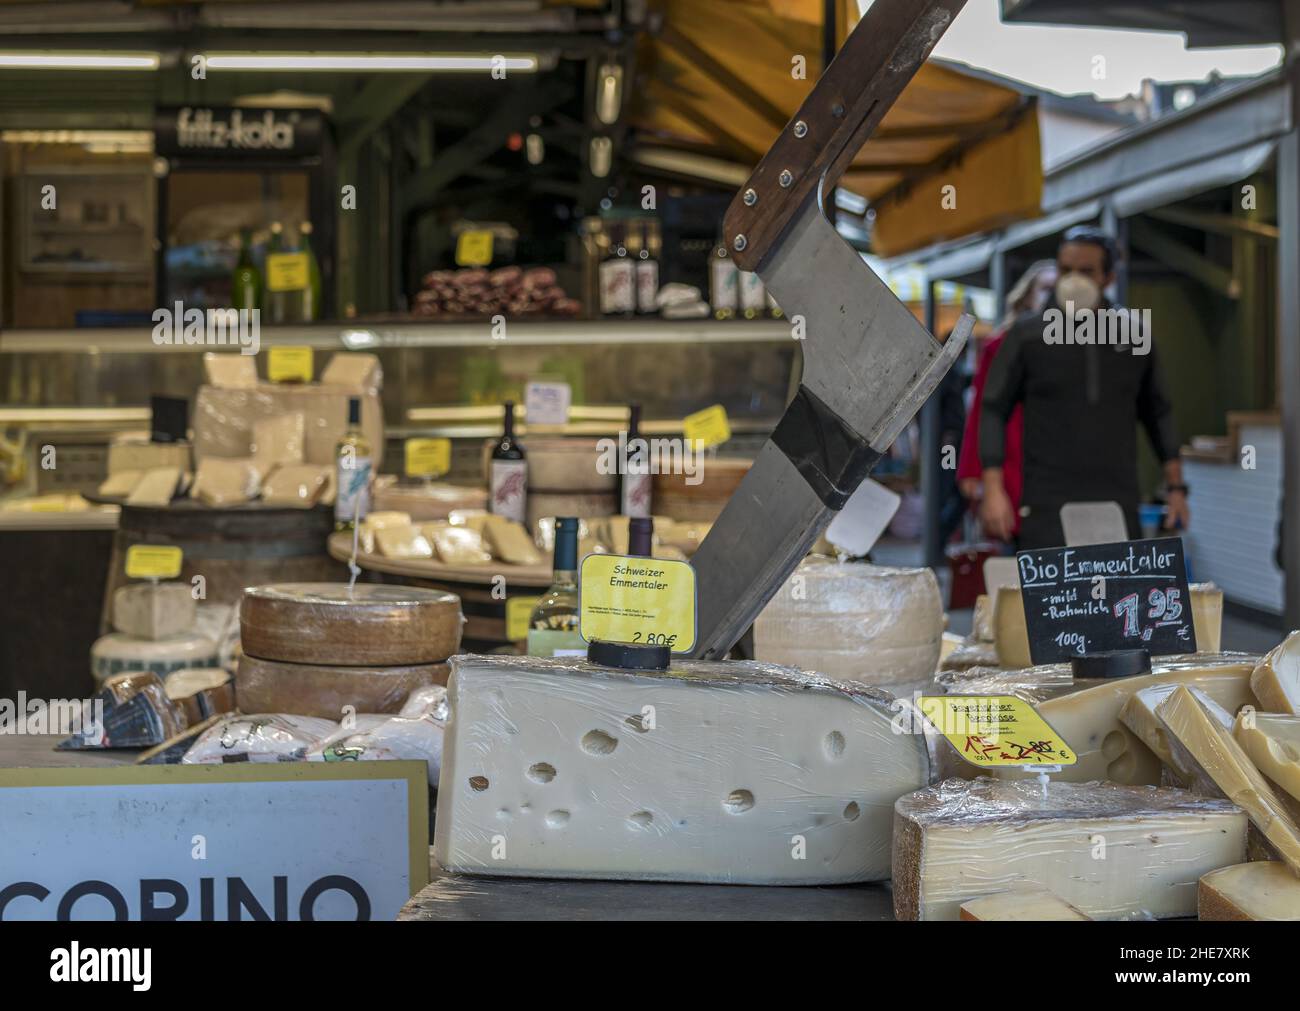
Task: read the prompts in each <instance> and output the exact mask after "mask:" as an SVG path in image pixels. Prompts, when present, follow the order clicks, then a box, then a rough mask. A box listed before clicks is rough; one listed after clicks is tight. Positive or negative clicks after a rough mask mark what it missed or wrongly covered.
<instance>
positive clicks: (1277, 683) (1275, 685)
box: [1250, 632, 1300, 715]
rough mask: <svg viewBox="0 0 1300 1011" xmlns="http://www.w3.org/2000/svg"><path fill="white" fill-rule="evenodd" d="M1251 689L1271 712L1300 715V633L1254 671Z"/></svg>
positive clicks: (1270, 654) (1265, 708)
mask: <svg viewBox="0 0 1300 1011" xmlns="http://www.w3.org/2000/svg"><path fill="white" fill-rule="evenodd" d="M1250 687H1251V689H1252V690H1253V691H1254V693H1255V697H1256V698H1258V699H1259V704H1260V707H1261V708H1262V709H1263V710H1264V711H1265V712H1270V713H1291V714H1292V715H1294V714H1296V713H1300V632H1292V633H1291V634H1290V635H1288V636H1287V637H1286V638H1285V639H1283V640H1282V642H1281V643H1280V644H1279V645H1277V646H1275V647H1274V648H1273V649H1272V650H1271V651H1270V652H1269V653H1268V654H1267V655H1266V656H1265V657H1264V658H1263V659H1262V660H1260V662H1259V665H1258V666H1257V667H1256V668H1255V672H1254V673H1253V674H1252V675H1251V677H1250Z"/></svg>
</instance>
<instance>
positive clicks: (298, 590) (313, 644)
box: [239, 583, 461, 666]
mask: <svg viewBox="0 0 1300 1011" xmlns="http://www.w3.org/2000/svg"><path fill="white" fill-rule="evenodd" d="M239 629H240V638H241V641H242V643H243V647H244V652H245V653H247V654H248V655H250V656H255V657H260V658H262V659H263V660H283V661H286V662H289V663H323V664H331V665H338V666H350V665H351V666H396V665H407V664H428V663H441V662H442V661H443V660H445V659H447V657H449V656H451V655H452V654H453V653H455V652H456V650H457V649H459V648H460V633H461V614H460V598H459V597H457V596H456V595H455V594H452V593H442V592H440V591H438V590H427V589H423V588H420V587H414V586H389V585H385V584H378V585H376V584H369V583H361V584H358V585H357V586H355V587H352V588H350V589H349V587H348V584H347V583H275V584H271V585H267V586H253V587H249V588H248V589H246V590H245V591H244V597H243V600H242V601H241V602H240V609H239Z"/></svg>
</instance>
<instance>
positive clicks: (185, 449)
mask: <svg viewBox="0 0 1300 1011" xmlns="http://www.w3.org/2000/svg"><path fill="white" fill-rule="evenodd" d="M160 467H175V468H176V469H177V470H189V469H190V444H189V443H188V442H150V441H149V440H148V439H140V438H122V439H117V440H114V441H113V442H111V443H109V446H108V473H109V474H110V475H112V474H120V473H122V471H124V470H140V471H145V470H157V469H158V468H160Z"/></svg>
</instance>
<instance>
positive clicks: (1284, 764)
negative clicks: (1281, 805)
mask: <svg viewBox="0 0 1300 1011" xmlns="http://www.w3.org/2000/svg"><path fill="white" fill-rule="evenodd" d="M1232 736H1233V737H1234V738H1235V739H1236V741H1237V743H1238V744H1240V745H1241V748H1242V750H1243V751H1245V752H1246V754H1247V755H1248V756H1249V757H1250V760H1251V761H1252V762H1254V763H1255V768H1257V769H1258V770H1259V771H1260V772H1262V773H1263V774H1264V775H1265V776H1267V777H1268V778H1269V779H1271V780H1272V781H1273V782H1274V783H1276V784H1277V785H1278V786H1280V787H1281V788H1282V789H1283V790H1285V791H1286V792H1287V794H1288V795H1289V796H1291V797H1294V798H1295V799H1296V800H1300V716H1278V715H1274V714H1272V713H1255V712H1243V713H1242V714H1241V715H1239V716H1238V717H1237V722H1236V725H1235V726H1234V727H1233V728H1232Z"/></svg>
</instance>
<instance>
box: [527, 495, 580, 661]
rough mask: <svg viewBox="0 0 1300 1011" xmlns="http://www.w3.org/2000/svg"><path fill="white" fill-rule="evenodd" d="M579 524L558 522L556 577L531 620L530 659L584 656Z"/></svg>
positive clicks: (570, 520) (565, 519) (573, 520)
mask: <svg viewBox="0 0 1300 1011" xmlns="http://www.w3.org/2000/svg"><path fill="white" fill-rule="evenodd" d="M579 620H580V619H579V613H578V521H577V519H576V518H574V517H572V516H565V517H561V518H557V519H556V521H555V574H554V575H553V576H552V577H551V586H550V589H548V590H547V591H546V593H545V595H544V596H543V597H542V599H541V600H539V601H538V602H537V606H536V607H534V608H533V613H532V614H531V615H529V617H528V655H529V656H585V655H586V653H587V648H586V644H585V643H584V642H583V641H582V635H581V632H580V630H579Z"/></svg>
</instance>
